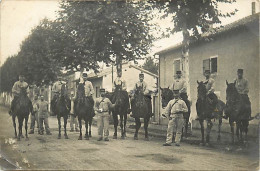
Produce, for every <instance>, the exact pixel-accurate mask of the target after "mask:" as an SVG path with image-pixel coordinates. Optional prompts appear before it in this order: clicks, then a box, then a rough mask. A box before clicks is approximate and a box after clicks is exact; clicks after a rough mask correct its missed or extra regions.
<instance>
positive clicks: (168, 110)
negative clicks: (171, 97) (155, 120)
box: [165, 101, 172, 117]
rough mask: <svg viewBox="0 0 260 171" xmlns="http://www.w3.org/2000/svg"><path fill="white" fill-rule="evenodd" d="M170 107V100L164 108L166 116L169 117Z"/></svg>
mask: <svg viewBox="0 0 260 171" xmlns="http://www.w3.org/2000/svg"><path fill="white" fill-rule="evenodd" d="M171 107H172V101H170V102H169V103H168V104H167V106H166V108H165V115H166V116H167V117H170V114H171V110H172V109H171Z"/></svg>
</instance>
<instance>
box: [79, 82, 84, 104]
mask: <svg viewBox="0 0 260 171" xmlns="http://www.w3.org/2000/svg"><path fill="white" fill-rule="evenodd" d="M77 98H78V99H79V101H84V99H85V88H84V84H83V83H79V85H78V88H77Z"/></svg>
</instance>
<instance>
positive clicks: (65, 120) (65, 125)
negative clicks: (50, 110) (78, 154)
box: [63, 115, 69, 139]
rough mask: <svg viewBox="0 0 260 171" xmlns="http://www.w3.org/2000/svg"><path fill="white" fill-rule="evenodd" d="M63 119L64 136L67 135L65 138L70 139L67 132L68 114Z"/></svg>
mask: <svg viewBox="0 0 260 171" xmlns="http://www.w3.org/2000/svg"><path fill="white" fill-rule="evenodd" d="M63 120H64V137H65V139H69V137H68V134H67V130H66V127H67V120H68V115H66V116H63Z"/></svg>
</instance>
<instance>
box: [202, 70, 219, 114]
mask: <svg viewBox="0 0 260 171" xmlns="http://www.w3.org/2000/svg"><path fill="white" fill-rule="evenodd" d="M204 76H205V80H204V81H203V83H204V84H205V86H206V90H207V97H208V99H209V102H210V104H211V105H212V108H213V109H215V108H216V105H217V103H218V97H217V96H216V94H215V93H214V91H215V89H214V88H215V80H214V79H213V78H211V77H210V76H211V74H210V70H205V72H204Z"/></svg>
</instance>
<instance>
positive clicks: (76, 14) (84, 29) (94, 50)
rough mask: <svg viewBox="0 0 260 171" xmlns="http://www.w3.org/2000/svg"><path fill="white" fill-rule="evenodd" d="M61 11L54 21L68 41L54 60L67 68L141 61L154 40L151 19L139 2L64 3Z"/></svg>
mask: <svg viewBox="0 0 260 171" xmlns="http://www.w3.org/2000/svg"><path fill="white" fill-rule="evenodd" d="M60 8H61V10H60V11H59V17H58V19H57V20H56V22H57V23H59V24H60V26H59V30H60V31H61V33H62V34H65V35H67V38H70V42H69V43H68V44H67V46H66V48H65V49H64V52H61V53H62V54H63V55H64V56H63V55H58V56H56V57H57V59H58V60H59V61H61V62H62V64H63V65H64V66H65V67H66V68H67V69H77V70H80V69H82V68H87V69H93V70H95V71H96V70H97V69H98V64H97V62H101V61H102V62H105V63H106V64H110V63H111V62H115V63H116V64H118V65H120V64H121V61H122V60H125V61H130V60H137V59H141V58H143V57H144V56H145V55H146V54H147V53H148V51H149V48H150V46H151V44H152V41H153V40H154V36H153V35H152V34H151V30H152V29H154V27H153V26H154V25H153V24H151V23H150V19H151V18H152V17H153V16H152V14H151V13H150V12H151V11H149V10H147V9H145V8H144V7H143V6H142V3H141V2H138V3H134V2H132V1H131V2H127V1H118V2H115V1H106V2H101V1H63V2H61V4H60Z"/></svg>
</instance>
